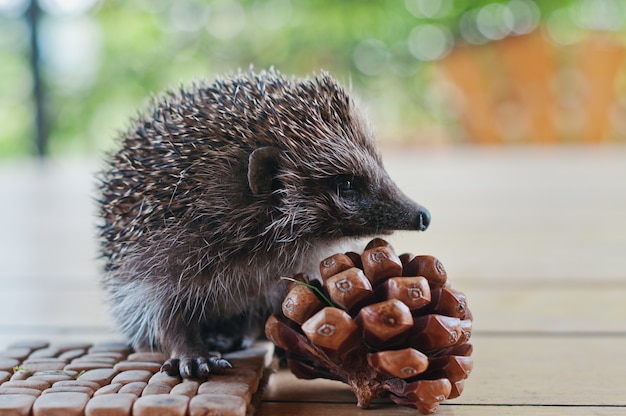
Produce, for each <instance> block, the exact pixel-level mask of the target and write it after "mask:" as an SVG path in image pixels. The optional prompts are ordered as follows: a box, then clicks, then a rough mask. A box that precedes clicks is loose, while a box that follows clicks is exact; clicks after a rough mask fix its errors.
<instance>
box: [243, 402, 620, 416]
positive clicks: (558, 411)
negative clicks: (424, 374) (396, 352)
mask: <svg viewBox="0 0 626 416" xmlns="http://www.w3.org/2000/svg"><path fill="white" fill-rule="evenodd" d="M624 414H626V407H597V406H593V407H576V406H463V405H450V404H442V405H441V406H440V407H439V410H437V413H435V415H436V416H453V415H454V416H491V415H494V416H501V415H515V416H526V415H528V416H535V415H537V416H555V415H568V416H579V415H580V416H589V415H596V416H618V415H619V416H623V415H624ZM293 415H333V416H353V415H354V416H372V415H376V416H379V415H380V416H387V415H389V416H392V415H411V416H416V415H419V413H418V412H417V411H416V410H415V409H411V408H408V407H400V406H395V405H393V404H387V405H378V406H373V407H371V408H370V409H359V408H357V407H356V406H354V405H350V404H337V403H276V402H264V403H263V404H262V405H261V407H260V408H259V409H258V410H257V411H256V413H255V416H293Z"/></svg>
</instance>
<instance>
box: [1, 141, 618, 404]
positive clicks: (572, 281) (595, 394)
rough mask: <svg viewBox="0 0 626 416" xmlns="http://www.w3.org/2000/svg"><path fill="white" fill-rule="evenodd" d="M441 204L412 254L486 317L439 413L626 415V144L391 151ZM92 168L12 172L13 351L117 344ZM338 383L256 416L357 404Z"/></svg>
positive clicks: (415, 239)
mask: <svg viewBox="0 0 626 416" xmlns="http://www.w3.org/2000/svg"><path fill="white" fill-rule="evenodd" d="M384 157H385V161H386V166H387V168H388V170H389V172H390V173H391V175H392V176H393V177H394V179H396V181H397V183H398V184H399V185H400V187H401V188H402V189H404V190H405V191H406V193H407V194H409V195H410V196H412V197H413V198H415V199H416V200H417V201H418V202H420V203H422V204H423V205H425V206H426V207H428V208H429V209H430V211H431V213H432V216H433V222H432V225H431V227H430V229H429V230H428V231H427V232H426V233H423V234H421V233H408V232H406V233H399V234H396V235H394V236H393V237H392V238H391V239H390V241H391V242H392V243H393V244H394V246H395V247H396V249H397V250H398V251H412V252H414V253H417V254H432V255H435V256H436V257H438V258H439V259H440V260H441V261H442V262H443V263H444V264H445V266H446V269H447V271H448V276H449V278H450V279H451V281H452V283H453V286H454V287H455V288H456V289H459V290H461V291H463V292H465V293H466V295H467V297H468V301H469V306H470V308H471V309H472V312H473V315H474V330H473V335H472V343H473V344H474V354H473V356H474V370H473V372H472V374H471V375H470V377H469V379H468V380H467V382H466V385H465V391H464V392H463V394H462V396H461V397H459V398H457V399H454V400H451V401H449V402H444V404H443V405H442V406H441V407H440V409H439V411H438V413H437V414H440V415H503V414H513V415H554V414H563V415H592V414H593V415H626V380H625V379H626V302H625V301H624V299H626V147H623V146H607V147H567V146H564V147H543V148H537V147H514V148H489V147H481V148H465V147H450V148H406V149H385V151H384ZM97 168H98V163H97V162H94V161H93V160H89V161H79V160H57V161H50V162H48V163H45V164H39V163H36V162H32V161H5V162H3V163H2V164H0V190H1V193H0V195H1V198H2V203H1V204H0V230H1V231H2V232H1V233H0V287H1V288H2V300H1V301H0V349H3V348H4V347H5V346H6V345H8V344H9V343H11V342H13V341H18V340H24V339H34V338H35V339H45V340H51V341H67V340H80V341H85V340H88V341H92V342H97V341H100V340H109V339H118V338H119V336H118V335H117V334H116V332H115V330H114V329H112V326H111V323H110V321H109V318H108V316H107V312H106V308H105V306H104V305H103V303H102V293H101V292H100V290H99V287H98V275H99V266H100V264H99V263H98V262H97V261H96V256H97V241H96V239H95V237H94V236H95V231H94V224H95V219H94V213H95V208H94V206H93V203H92V198H93V197H94V192H93V188H94V186H93V185H94V180H93V179H92V176H91V173H92V172H93V171H94V170H96V169H97ZM354 403H355V401H354V399H353V397H352V395H351V393H350V392H349V390H347V388H346V387H345V386H343V385H342V384H340V383H337V382H331V381H325V380H315V381H302V380H297V379H295V378H294V377H293V376H292V375H290V374H289V373H288V372H286V371H281V372H279V373H278V374H276V375H274V376H273V377H272V378H271V380H270V384H269V386H268V388H267V390H266V393H265V396H264V402H263V404H262V405H261V406H260V408H259V409H258V411H257V415H296V414H303V415H304V414H307V415H309V414H322V413H328V412H331V414H337V415H344V414H346V415H347V414H350V415H360V414H367V415H375V414H376V415H377V414H381V415H392V414H393V415H396V414H417V411H416V410H414V409H409V408H402V407H398V406H395V405H392V404H390V403H389V402H385V401H382V402H376V403H375V404H374V405H373V408H372V409H370V410H367V411H364V410H359V409H357V408H356V407H355V404H354Z"/></svg>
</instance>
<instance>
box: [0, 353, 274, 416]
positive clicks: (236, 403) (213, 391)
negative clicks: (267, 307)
mask: <svg viewBox="0 0 626 416" xmlns="http://www.w3.org/2000/svg"><path fill="white" fill-rule="evenodd" d="M272 354H273V345H272V344H271V343H268V342H264V343H258V344H255V345H254V346H253V347H251V348H249V349H246V350H243V351H238V352H235V353H231V354H227V355H225V358H227V359H228V360H229V361H230V362H231V364H232V365H233V368H232V369H229V370H227V371H226V372H225V374H222V375H214V376H212V377H211V378H210V379H209V380H208V381H204V382H203V381H194V380H181V379H180V378H178V377H171V376H168V375H167V374H165V373H161V372H160V371H159V370H160V367H161V365H162V364H163V362H164V361H165V360H166V357H165V356H164V355H163V354H161V353H158V352H136V351H134V350H133V349H132V348H131V347H129V346H128V344H126V343H123V342H105V343H97V344H90V343H80V342H70V343H62V344H61V343H56V344H55V343H52V344H51V343H48V342H43V341H24V342H17V343H14V344H12V345H10V346H9V347H8V348H7V349H6V350H4V351H1V352H0V414H1V415H5V414H6V415H9V414H10V415H33V416H50V415H68V416H72V415H89V416H96V415H106V416H114V415H131V414H132V415H133V416H142V415H162V414H167V415H180V416H185V415H190V416H195V415H222V416H231V415H232V416H235V415H238V416H243V415H251V414H253V413H254V410H255V408H256V406H257V405H258V404H260V400H261V395H262V390H263V388H264V387H265V384H266V383H267V378H268V377H269V374H270V371H269V370H268V366H269V365H270V363H271V357H272Z"/></svg>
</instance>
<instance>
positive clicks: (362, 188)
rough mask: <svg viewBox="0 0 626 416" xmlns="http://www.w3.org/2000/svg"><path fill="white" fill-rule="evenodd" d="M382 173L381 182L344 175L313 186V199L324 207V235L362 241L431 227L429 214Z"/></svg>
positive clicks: (319, 214) (378, 179) (311, 195)
mask: <svg viewBox="0 0 626 416" xmlns="http://www.w3.org/2000/svg"><path fill="white" fill-rule="evenodd" d="M379 169H381V170H382V167H379ZM378 173H379V174H378V175H377V180H374V179H373V178H372V177H370V176H361V175H358V174H353V173H350V174H346V173H344V174H339V175H337V176H334V177H332V178H329V179H328V180H327V181H322V183H321V184H320V183H318V184H316V185H315V186H313V188H315V191H314V192H312V193H311V194H310V195H309V196H310V199H311V201H314V202H313V204H317V205H318V206H320V207H323V209H321V210H318V212H317V215H318V218H320V219H322V221H320V225H319V227H320V231H321V233H322V234H325V235H329V236H354V237H360V236H371V235H377V234H389V233H391V232H393V231H394V230H417V231H424V230H425V229H426V228H427V227H428V225H429V223H430V214H429V212H428V211H427V210H426V209H425V208H423V207H421V206H419V205H418V204H416V203H415V202H413V201H412V200H410V199H409V198H408V197H406V195H404V194H403V193H402V192H400V190H399V189H398V188H397V187H396V185H395V184H394V183H393V182H392V181H391V179H390V178H389V177H388V175H387V174H386V172H384V170H383V171H382V172H378ZM320 185H322V186H320Z"/></svg>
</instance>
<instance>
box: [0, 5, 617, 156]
mask: <svg viewBox="0 0 626 416" xmlns="http://www.w3.org/2000/svg"><path fill="white" fill-rule="evenodd" d="M625 29H626V2H624V1H620V0H571V1H567V0H564V1H558V0H537V1H531V0H508V1H492V0H483V1H461V0H404V1H403V0H394V1H383V0H380V1H357V0H351V1H345V0H344V1H335V0H316V1H313V0H267V1H263V0H216V1H210V0H179V1H174V0H124V1H121V0H108V1H104V0H0V126H1V127H0V158H9V157H15V156H27V155H34V154H39V155H45V154H50V155H71V154H78V155H81V154H93V153H94V152H96V151H102V150H106V149H109V148H111V146H112V145H113V143H114V142H113V138H114V136H115V134H116V131H117V130H119V129H123V128H125V127H126V126H127V125H128V118H129V117H130V116H132V115H134V114H136V112H137V111H138V110H140V109H141V108H142V107H143V106H144V104H145V102H146V97H148V96H150V95H152V94H157V93H158V92H159V91H161V90H163V89H164V88H167V87H178V86H179V85H181V84H188V83H189V82H190V81H191V80H192V79H193V78H194V77H206V78H209V79H212V78H214V77H215V76H216V75H217V74H219V73H223V72H228V71H233V70H236V69H237V68H242V69H244V70H245V69H247V68H248V67H249V66H250V65H254V67H255V68H256V69H261V68H266V67H269V66H275V67H276V68H277V69H279V70H280V71H282V72H283V73H286V74H295V75H298V76H304V75H307V74H312V73H314V72H319V71H320V70H321V69H325V70H328V71H330V72H331V73H333V74H334V75H335V77H337V78H338V79H339V80H340V81H342V82H343V83H345V84H346V85H351V86H352V88H353V90H354V91H355V92H356V94H357V95H358V96H359V97H360V98H361V101H362V103H363V105H364V107H365V110H366V112H367V114H368V115H369V116H370V118H371V120H372V124H373V126H374V128H375V131H376V133H377V136H378V138H379V140H380V141H381V142H382V143H384V144H414V143H418V144H428V145H447V144H455V143H477V144H478V143H479V144H483V143H487V144H496V143H503V144H511V143H513V144H520V143H587V142H593V143H597V142H609V141H610V142H616V141H617V142H624V141H626V139H625V138H626V82H625V81H626V80H625V78H624V74H625V73H626V72H625V71H624V52H625V46H624V45H625V40H626V38H625V34H626V30H625Z"/></svg>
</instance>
